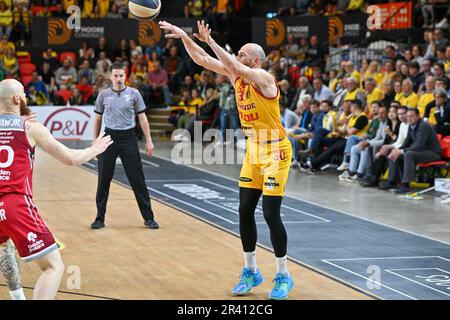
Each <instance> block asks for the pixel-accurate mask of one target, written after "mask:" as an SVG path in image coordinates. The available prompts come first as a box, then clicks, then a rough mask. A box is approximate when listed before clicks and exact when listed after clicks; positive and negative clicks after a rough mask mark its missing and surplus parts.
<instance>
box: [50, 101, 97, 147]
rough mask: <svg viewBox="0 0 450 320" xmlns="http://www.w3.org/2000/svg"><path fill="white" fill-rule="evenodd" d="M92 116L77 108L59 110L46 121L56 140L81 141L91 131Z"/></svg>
mask: <svg viewBox="0 0 450 320" xmlns="http://www.w3.org/2000/svg"><path fill="white" fill-rule="evenodd" d="M90 120H91V115H90V114H89V113H88V112H86V111H83V110H80V109H77V108H59V109H58V110H56V111H54V112H52V113H50V114H49V115H48V116H47V117H46V120H45V121H44V126H46V127H47V128H48V129H49V130H50V132H51V134H52V135H53V136H54V137H55V138H56V139H65V140H81V139H82V138H83V137H84V136H85V135H86V134H87V131H88V129H90Z"/></svg>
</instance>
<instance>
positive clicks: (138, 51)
mask: <svg viewBox="0 0 450 320" xmlns="http://www.w3.org/2000/svg"><path fill="white" fill-rule="evenodd" d="M129 46H130V57H133V56H137V57H140V56H142V55H143V54H144V52H143V50H142V47H141V46H140V45H139V44H138V43H137V42H136V40H134V39H130V41H129Z"/></svg>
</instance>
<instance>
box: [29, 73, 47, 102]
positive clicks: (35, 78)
mask: <svg viewBox="0 0 450 320" xmlns="http://www.w3.org/2000/svg"><path fill="white" fill-rule="evenodd" d="M30 85H32V86H33V88H34V90H35V91H36V92H42V93H43V94H44V95H45V97H46V98H47V99H48V98H49V95H48V90H47V87H46V85H45V82H44V81H42V80H40V79H39V74H38V72H37V71H33V73H32V74H31V81H30V82H28V83H27V84H26V88H27V90H28V87H29V86H30Z"/></svg>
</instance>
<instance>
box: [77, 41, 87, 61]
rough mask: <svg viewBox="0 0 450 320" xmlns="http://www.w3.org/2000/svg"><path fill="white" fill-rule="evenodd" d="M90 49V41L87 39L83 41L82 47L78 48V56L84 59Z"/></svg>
mask: <svg viewBox="0 0 450 320" xmlns="http://www.w3.org/2000/svg"><path fill="white" fill-rule="evenodd" d="M88 50H89V43H88V42H87V41H86V40H83V41H82V42H81V48H80V49H78V58H79V59H83V58H84V56H85V53H86V52H87V51H88Z"/></svg>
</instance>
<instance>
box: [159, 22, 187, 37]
mask: <svg viewBox="0 0 450 320" xmlns="http://www.w3.org/2000/svg"><path fill="white" fill-rule="evenodd" d="M159 27H160V28H161V29H162V30H166V31H168V32H169V33H168V34H166V38H174V39H179V38H181V37H182V36H183V35H185V34H186V32H184V31H183V30H182V29H181V28H178V27H177V26H175V25H173V24H170V23H168V22H167V21H160V22H159Z"/></svg>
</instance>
